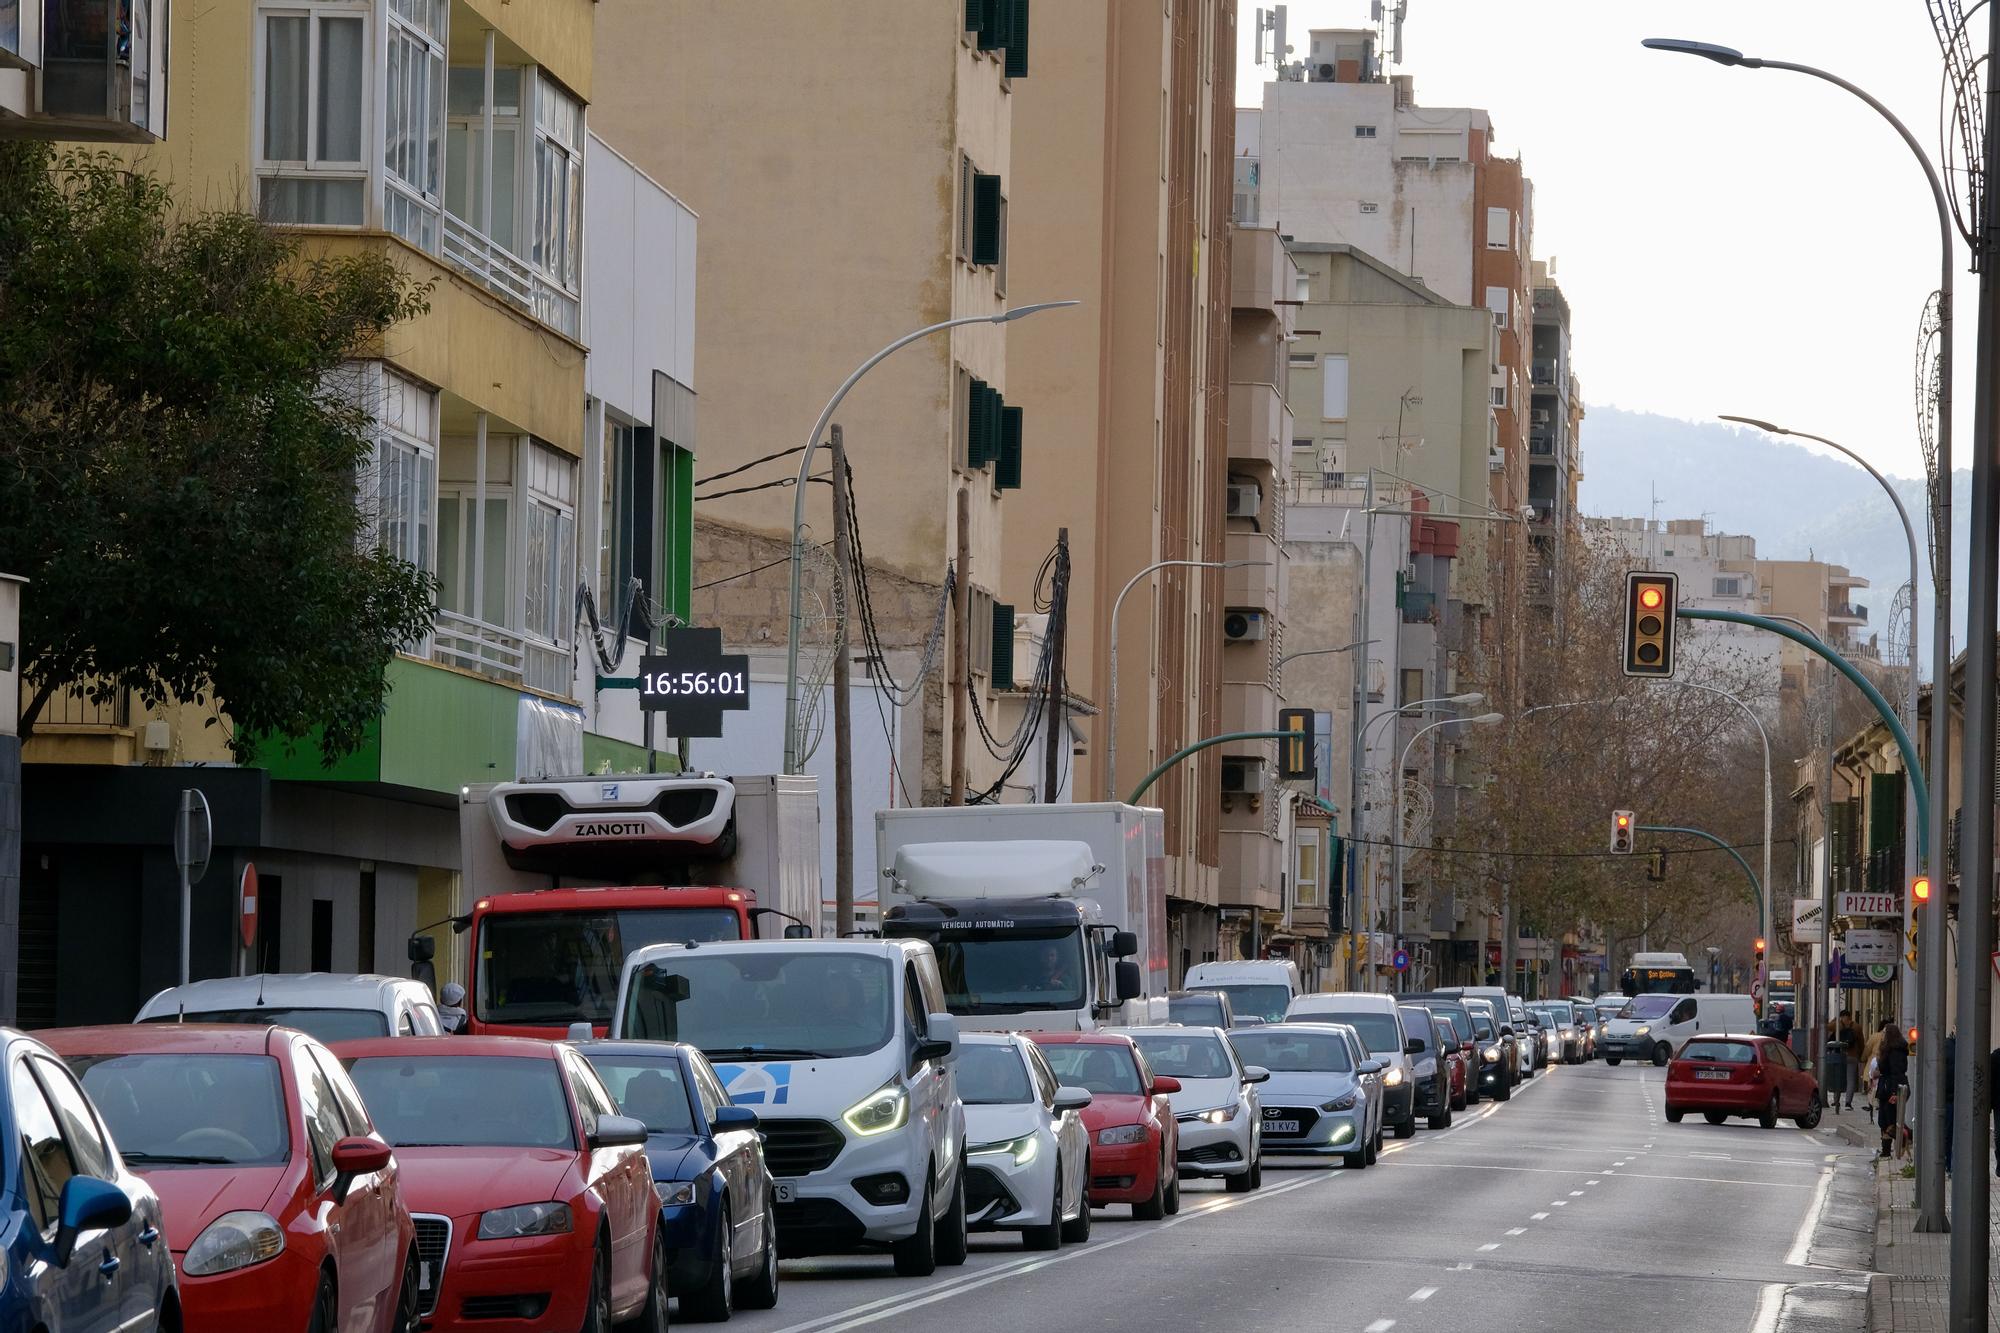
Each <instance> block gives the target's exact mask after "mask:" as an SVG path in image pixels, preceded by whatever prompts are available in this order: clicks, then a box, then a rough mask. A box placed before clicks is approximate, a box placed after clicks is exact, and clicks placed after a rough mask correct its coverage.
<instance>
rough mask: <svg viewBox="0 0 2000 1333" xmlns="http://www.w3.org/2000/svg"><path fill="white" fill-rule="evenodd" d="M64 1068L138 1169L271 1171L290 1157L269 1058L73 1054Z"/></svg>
mask: <svg viewBox="0 0 2000 1333" xmlns="http://www.w3.org/2000/svg"><path fill="white" fill-rule="evenodd" d="M69 1065H70V1068H72V1069H74V1070H76V1072H77V1073H78V1075H80V1076H81V1077H82V1079H83V1087H84V1091H86V1092H88V1093H89V1094H90V1099H91V1100H92V1101H93V1102H96V1103H97V1109H98V1112H99V1113H100V1114H101V1115H103V1117H104V1124H105V1127H106V1128H108V1129H109V1130H110V1131H111V1137H112V1138H113V1139H114V1140H116V1141H117V1144H118V1150H119V1152H121V1153H123V1154H124V1156H125V1160H126V1161H128V1162H130V1163H132V1165H134V1166H136V1167H139V1168H141V1169H144V1168H147V1167H151V1166H272V1165H275V1164H277V1163H280V1162H283V1161H284V1160H286V1158H288V1157H289V1156H290V1155H291V1151H292V1136H291V1130H290V1128H289V1117H287V1116H286V1114H285V1108H284V1084H283V1082H282V1080H281V1079H280V1077H279V1073H278V1062H277V1061H276V1060H275V1059H273V1058H272V1057H270V1056H268V1055H203V1054H196V1053H189V1054H185V1055H179V1054H157V1055H154V1054H147V1055H78V1056H71V1057H70V1060H69Z"/></svg>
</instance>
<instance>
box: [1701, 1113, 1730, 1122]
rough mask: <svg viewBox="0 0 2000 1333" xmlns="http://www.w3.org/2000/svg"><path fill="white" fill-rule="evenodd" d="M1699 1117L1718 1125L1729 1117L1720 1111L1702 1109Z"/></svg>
mask: <svg viewBox="0 0 2000 1333" xmlns="http://www.w3.org/2000/svg"><path fill="white" fill-rule="evenodd" d="M1701 1118H1702V1119H1703V1120H1706V1121H1707V1122H1708V1123H1709V1124H1711V1125H1719V1124H1721V1123H1722V1122H1723V1121H1725V1120H1727V1119H1729V1117H1728V1116H1726V1115H1724V1114H1723V1113H1722V1112H1720V1111H1703V1112H1702V1113H1701Z"/></svg>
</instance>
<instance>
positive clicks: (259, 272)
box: [0, 144, 434, 762]
mask: <svg viewBox="0 0 2000 1333" xmlns="http://www.w3.org/2000/svg"><path fill="white" fill-rule="evenodd" d="M425 298H426V291H425V290H424V289H422V288H420V287H418V286H417V285H416V284H415V283H414V282H413V280H412V279H411V278H410V277H409V276H408V275H406V274H405V273H403V272H402V271H401V270H399V269H398V268H397V267H396V266H395V265H393V264H391V263H390V262H389V261H388V260H387V259H384V258H382V257H379V256H354V257H344V258H330V259H329V258H312V257H309V256H308V255H307V254H306V252H305V251H304V250H303V249H302V246H301V243H300V240H299V239H298V238H297V237H295V236H293V235H290V234H287V233H283V232H279V231H275V230H273V229H272V228H270V227H267V226H265V225H264V224H262V223H261V222H259V221H258V220H257V219H255V218H253V217H249V216H246V215H244V214H240V213H190V212H182V211H180V210H178V209H176V208H175V207H174V204H173V201H172V199H171V197H170V194H169V192H168V190H167V188H166V186H165V185H164V184H162V183H161V182H160V181H158V180H156V179H154V178H152V177H150V176H147V175H144V174H141V173H136V172H134V171H132V170H130V169H129V168H128V167H127V166H126V165H125V164H122V163H120V162H118V161H117V160H115V159H113V158H111V157H109V156H106V155H93V154H87V153H81V152H71V153H65V154H62V155H60V156H57V155H56V154H55V153H54V152H53V151H52V150H51V149H50V148H49V147H48V146H47V145H42V144H0V569H3V570H6V571H7V572H9V573H13V574H19V575H23V576H25V577H27V578H28V579H30V580H31V581H32V582H31V586H30V592H29V595H28V597H27V598H26V602H25V610H24V614H23V623H22V628H21V637H22V645H21V648H22V665H23V672H24V675H25V677H26V679H27V680H28V681H29V682H31V690H30V693H29V694H28V696H27V697H28V702H27V706H26V707H25V708H24V709H23V717H22V727H21V730H22V734H23V735H24V736H25V735H28V734H31V733H32V731H33V729H34V724H35V720H36V718H37V717H38V716H40V714H41V712H42V710H43V708H44V707H45V706H46V705H47V702H48V700H49V698H50V696H51V695H52V694H54V693H55V692H56V691H58V690H60V689H64V688H74V689H77V690H79V691H81V692H83V693H84V694H86V695H87V696H89V697H91V698H93V699H96V700H99V701H102V700H107V699H110V698H112V697H115V696H116V695H118V694H119V693H120V692H123V691H127V690H130V691H136V692H137V693H138V694H139V695H140V696H141V697H142V698H143V699H144V700H145V701H146V702H147V704H148V705H149V706H154V705H157V704H159V703H160V702H162V701H164V700H167V699H172V698H180V699H187V700H192V701H195V702H214V703H216V704H217V705H219V706H220V707H222V708H226V709H227V710H228V713H229V715H230V717H231V719H232V721H233V723H234V727H235V734H234V735H233V736H232V737H231V740H230V743H231V745H232V747H233V748H234V749H235V751H236V753H237V754H238V756H239V757H244V756H246V755H247V753H248V751H249V750H250V749H251V747H252V743H253V740H254V738H255V737H258V736H266V737H281V738H301V737H305V736H307V735H308V734H314V735H315V736H316V739H317V740H318V741H319V742H320V743H321V744H322V745H323V747H324V753H325V755H326V756H327V758H328V760H329V762H331V760H332V759H333V758H335V757H338V756H339V755H342V754H345V753H348V752H350V751H351V750H353V749H354V748H355V747H356V746H357V745H359V744H360V742H361V740H362V738H363V735H364V733H365V729H366V727H367V726H368V724H369V723H370V722H371V721H372V720H373V719H374V718H376V717H378V716H379V715H380V713H381V710H382V706H383V692H384V689H385V686H384V679H383V673H384V668H385V667H386V665H387V664H388V662H389V660H390V657H391V656H392V655H393V654H394V652H395V651H396V649H397V648H398V647H399V646H400V645H403V644H406V643H409V642H410V641H412V640H413V639H415V638H417V637H418V636H420V635H422V634H423V633H424V632H425V631H426V629H427V628H428V627H429V625H430V622H431V617H432V614H433V610H434V598H433V588H432V584H431V580H430V579H429V577H428V576H427V575H425V574H424V573H423V572H422V571H420V570H418V569H416V568H415V567H413V566H411V565H410V564H408V563H406V562H404V561H401V560H398V559H395V558H392V557H391V556H389V555H388V554H386V553H384V552H382V551H380V550H378V549H377V548H376V545H375V543H373V542H372V541H370V540H369V515H368V513H367V512H366V511H365V509H364V507H363V506H362V504H361V503H360V500H361V497H362V495H363V492H364V491H366V490H367V489H369V488H367V487H366V486H365V484H364V483H365V480H366V476H367V472H368V469H369V467H370V462H371V457H372V449H371V443H370V429H371V428H370V421H369V416H368V413H367V410H366V407H365V405H363V404H361V403H359V402H357V401H356V400H355V398H354V396H353V395H352V394H351V393H348V392H346V391H345V390H344V389H343V387H342V384H343V377H342V376H341V375H340V373H339V372H340V368H341V367H342V365H343V363H345V362H347V361H348V360H350V359H351V358H354V357H356V356H360V355H364V354H366V353H367V351H368V350H369V349H370V348H371V347H372V346H374V345H376V344H377V343H378V342H379V340H380V339H381V337H382V336H383V334H384V333H385V332H387V331H388V330H389V329H391V328H393V327H394V326H395V325H397V324H398V323H400V322H401V321H403V320H405V319H408V318H410V317H411V316H412V315H415V314H418V313H420V312H421V311H423V310H424V309H425V308H426V307H425Z"/></svg>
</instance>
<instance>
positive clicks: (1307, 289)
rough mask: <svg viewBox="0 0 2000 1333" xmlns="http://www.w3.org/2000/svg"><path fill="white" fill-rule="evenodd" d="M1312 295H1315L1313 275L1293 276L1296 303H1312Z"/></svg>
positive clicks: (1293, 295)
mask: <svg viewBox="0 0 2000 1333" xmlns="http://www.w3.org/2000/svg"><path fill="white" fill-rule="evenodd" d="M1312 294H1313V280H1312V274H1310V273H1294V274H1292V299H1293V300H1294V301H1310V300H1312Z"/></svg>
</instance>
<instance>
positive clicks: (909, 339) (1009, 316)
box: [785, 301, 1083, 773]
mask: <svg viewBox="0 0 2000 1333" xmlns="http://www.w3.org/2000/svg"><path fill="white" fill-rule="evenodd" d="M1081 304H1083V303H1082V302H1081V301H1038V302H1035V303H1034V304H1032V305H1017V306H1013V307H1011V308H1009V309H1007V310H1002V311H1000V312H999V313H998V314H993V315H961V316H960V317H959V318H957V319H946V320H940V321H939V322H937V323H935V324H926V325H925V326H924V327H922V328H920V329H915V330H913V331H911V332H909V333H906V334H904V335H903V336H902V337H900V338H898V339H896V341H894V342H892V343H890V344H889V345H888V346H887V347H884V348H883V349H882V350H881V351H879V352H877V353H875V355H873V356H871V357H869V358H868V359H867V360H866V361H863V362H862V363H861V364H860V365H859V366H857V367H856V368H855V371H854V373H853V374H852V375H849V376H848V377H847V378H846V379H845V380H843V381H841V385H840V387H839V388H838V389H835V390H834V391H833V397H831V398H829V399H827V403H826V408H825V409H824V410H823V411H822V412H821V413H820V414H819V419H818V420H817V421H815V422H813V428H812V433H811V434H810V435H808V436H806V445H805V456H804V457H802V458H801V459H800V460H799V477H798V483H797V486H796V489H795V490H794V491H793V493H792V555H791V565H792V569H791V629H790V632H789V633H788V634H787V635H786V636H785V772H787V773H796V772H798V771H799V764H800V762H801V760H800V756H799V750H800V743H799V741H800V737H799V637H800V635H801V634H802V633H803V632H804V629H805V612H804V610H803V607H802V606H801V603H800V599H799V597H800V594H799V571H800V567H801V566H802V565H803V563H804V561H805V526H806V483H807V481H809V480H810V479H811V477H812V465H813V455H814V454H815V453H816V452H817V451H818V449H819V442H820V436H822V435H824V434H826V423H827V422H829V421H831V420H833V414H834V411H835V410H836V409H837V408H838V407H839V406H840V402H841V399H843V398H845V397H847V393H848V390H850V389H852V388H853V387H854V386H855V384H856V383H857V382H858V381H859V380H860V379H861V377H862V376H863V375H866V374H867V373H868V372H869V371H871V370H873V369H874V368H875V367H876V365H877V364H878V363H880V362H881V361H883V360H885V359H886V358H887V357H888V356H889V355H890V354H891V353H894V352H897V351H900V350H902V349H903V348H905V347H908V346H909V345H910V344H911V343H913V342H917V341H918V340H920V339H923V338H927V337H929V336H930V335H931V334H933V333H941V332H943V331H944V330H946V329H955V328H958V327H960V326H961V325H965V324H1006V323H1009V322H1011V321H1013V320H1017V319H1020V318H1022V317H1024V316H1027V315H1034V314H1039V313H1041V312H1042V311H1044V310H1060V309H1063V308H1064V307H1066V306H1073V305H1081ZM840 576H841V577H842V578H846V577H847V571H846V570H842V571H841V572H840Z"/></svg>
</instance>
